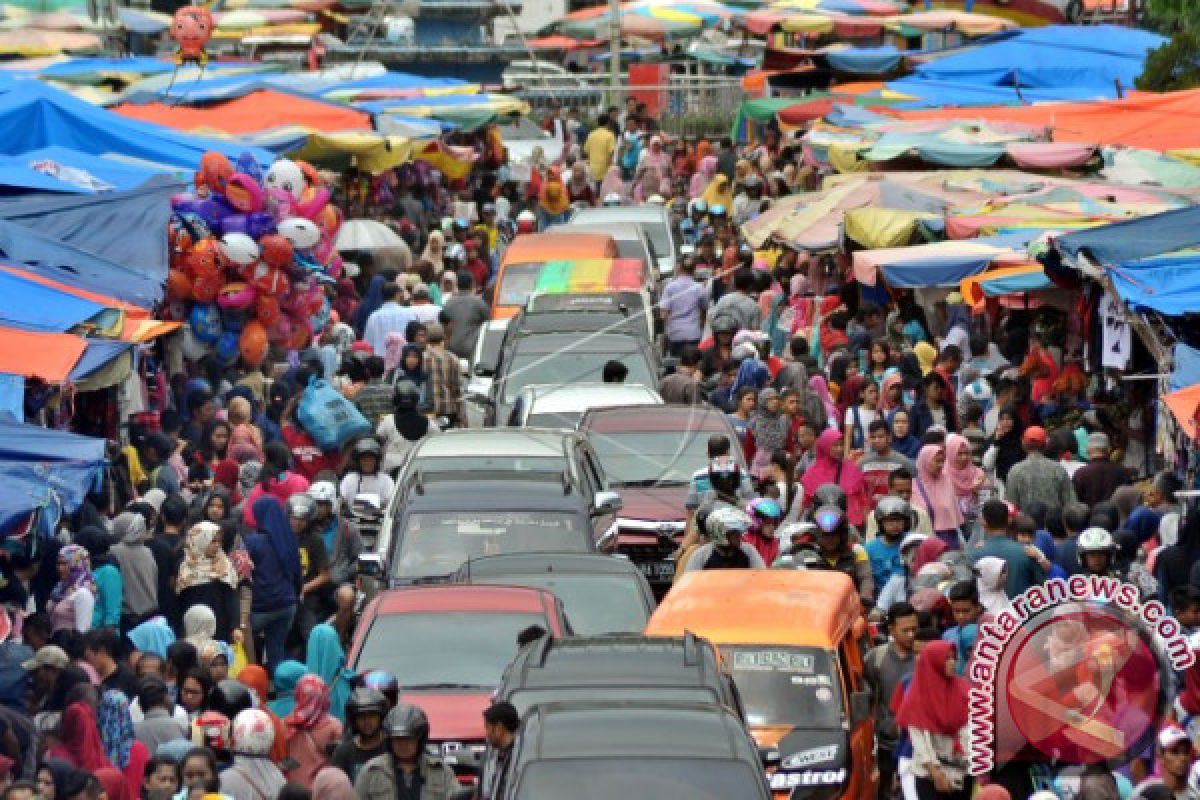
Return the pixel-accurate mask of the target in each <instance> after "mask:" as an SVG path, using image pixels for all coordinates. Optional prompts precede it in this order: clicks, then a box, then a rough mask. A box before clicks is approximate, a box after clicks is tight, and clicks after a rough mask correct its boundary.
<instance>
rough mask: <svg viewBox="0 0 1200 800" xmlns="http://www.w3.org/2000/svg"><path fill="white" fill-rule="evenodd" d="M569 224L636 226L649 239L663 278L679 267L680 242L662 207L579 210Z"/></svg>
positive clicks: (613, 207)
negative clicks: (631, 223)
mask: <svg viewBox="0 0 1200 800" xmlns="http://www.w3.org/2000/svg"><path fill="white" fill-rule="evenodd" d="M570 221H571V222H572V223H575V222H578V223H581V224H583V223H586V224H588V225H591V224H595V223H599V224H601V225H603V224H606V223H613V222H636V223H637V224H638V225H641V226H642V229H643V230H644V231H646V235H647V236H648V237H650V245H651V247H653V248H654V255H655V258H657V259H658V272H659V275H661V276H663V277H670V276H671V275H673V274H674V273H675V265H676V264H678V263H679V242H678V241H676V239H675V234H674V231H673V228H672V226H671V212H670V210H669V209H667V208H666V207H665V206H652V205H640V206H598V207H596V208H581V209H579V210H578V211H576V212H575V214H574V215H572V217H571V219H570Z"/></svg>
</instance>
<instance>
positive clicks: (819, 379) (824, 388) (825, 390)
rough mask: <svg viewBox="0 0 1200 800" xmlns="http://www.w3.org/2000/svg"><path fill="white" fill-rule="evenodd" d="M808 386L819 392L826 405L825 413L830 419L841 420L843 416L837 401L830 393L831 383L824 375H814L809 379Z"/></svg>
mask: <svg viewBox="0 0 1200 800" xmlns="http://www.w3.org/2000/svg"><path fill="white" fill-rule="evenodd" d="M808 388H810V389H812V390H813V391H814V392H816V393H817V397H819V398H821V402H822V403H823V404H824V406H825V413H826V414H827V415H828V416H829V418H830V419H832V420H836V421H837V422H841V421H842V418H841V416H839V414H838V406H837V403H835V402H834V401H833V395H832V394H830V393H829V383H828V382H827V381H826V380H825V376H824V375H813V376H812V377H811V378H809V379H808Z"/></svg>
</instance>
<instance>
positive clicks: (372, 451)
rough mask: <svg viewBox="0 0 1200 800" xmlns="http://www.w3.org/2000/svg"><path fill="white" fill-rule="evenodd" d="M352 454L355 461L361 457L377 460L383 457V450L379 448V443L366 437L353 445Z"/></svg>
mask: <svg viewBox="0 0 1200 800" xmlns="http://www.w3.org/2000/svg"><path fill="white" fill-rule="evenodd" d="M353 452H354V458H355V460H357V459H359V458H362V457H363V456H375V457H376V458H379V457H380V456H382V455H383V448H382V447H380V446H379V442H377V441H376V440H375V439H374V438H373V437H371V436H368V437H366V438H365V439H359V440H358V441H357V442H356V443H355V445H354V451H353Z"/></svg>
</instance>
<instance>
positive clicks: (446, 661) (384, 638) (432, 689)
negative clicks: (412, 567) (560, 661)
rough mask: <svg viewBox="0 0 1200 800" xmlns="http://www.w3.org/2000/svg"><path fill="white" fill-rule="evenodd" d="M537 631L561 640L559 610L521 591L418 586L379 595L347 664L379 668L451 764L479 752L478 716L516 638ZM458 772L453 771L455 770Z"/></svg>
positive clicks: (548, 599)
mask: <svg viewBox="0 0 1200 800" xmlns="http://www.w3.org/2000/svg"><path fill="white" fill-rule="evenodd" d="M531 625H540V626H542V627H543V628H544V629H545V630H546V631H548V632H549V634H550V635H551V636H554V637H560V636H566V635H569V634H570V632H571V630H570V627H569V625H568V624H567V620H566V617H565V616H564V615H563V611H562V604H561V603H560V602H559V601H558V600H557V599H556V598H555V597H554V595H552V594H551V593H550V592H547V591H544V590H541V589H531V588H529V587H524V586H482V585H481V586H462V585H454V586H421V587H410V588H406V589H393V590H391V591H387V592H383V593H381V594H380V595H379V596H378V597H376V598H375V599H374V600H373V601H371V602H370V603H369V604H368V605H367V607H366V609H365V610H364V611H363V614H362V618H361V620H360V621H359V624H358V630H357V632H356V634H355V637H354V642H353V644H352V645H351V647H350V654H349V657H348V658H347V660H346V664H347V666H348V667H349V668H350V669H351V670H353V671H355V672H357V673H360V674H361V673H364V672H367V671H369V670H372V669H385V670H387V671H389V672H391V673H392V674H393V675H395V676H396V678H397V680H398V681H399V682H400V692H401V694H400V700H401V702H406V703H413V704H415V705H417V706H419V707H420V708H421V709H422V710H423V711H424V712H425V714H426V715H427V716H428V717H429V725H430V742H431V743H432V744H433V745H434V746H435V747H438V748H440V749H441V752H442V755H443V756H445V757H446V758H447V759H448V760H449V761H451V762H452V763H454V764H456V765H458V764H459V757H460V756H461V755H462V754H463V753H464V752H465V753H468V754H470V755H471V757H472V760H473V761H474V762H475V763H478V760H480V759H481V758H482V755H483V753H484V750H485V746H484V744H483V742H484V734H483V716H482V714H483V710H484V709H485V708H487V706H488V704H489V703H490V702H491V695H492V691H493V690H494V689H495V688H496V686H497V685H499V683H500V679H501V677H502V676H503V672H504V667H505V665H506V664H508V662H509V661H510V660H511V659H512V657H513V655H514V654H515V653H516V651H517V634H518V633H520V632H521V631H523V630H525V629H526V628H528V627H529V626H531ZM460 766H461V765H460Z"/></svg>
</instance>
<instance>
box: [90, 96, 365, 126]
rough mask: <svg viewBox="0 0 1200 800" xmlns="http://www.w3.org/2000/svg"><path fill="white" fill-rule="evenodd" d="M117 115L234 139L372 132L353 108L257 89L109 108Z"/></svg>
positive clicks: (363, 117)
mask: <svg viewBox="0 0 1200 800" xmlns="http://www.w3.org/2000/svg"><path fill="white" fill-rule="evenodd" d="M112 110H113V111H115V112H117V113H118V114H120V115H122V116H125V117H130V118H132V119H140V120H142V121H144V122H156V123H158V124H159V125H166V126H167V127H169V128H174V129H175V130H180V131H194V130H198V129H201V128H205V129H209V130H216V131H224V132H225V133H228V134H232V135H234V136H240V135H244V134H249V133H258V132H259V131H265V130H270V129H272V128H281V127H284V126H298V127H301V128H307V129H309V130H314V131H326V132H331V131H348V130H365V131H369V130H371V117H370V115H369V114H366V113H364V112H362V111H356V110H355V109H353V108H346V107H345V106H338V105H334V104H332V103H325V102H321V101H320V100H311V99H308V98H304V97H300V96H299V95H294V94H287V93H285V92H276V91H272V90H270V89H260V90H257V91H253V92H250V93H249V94H246V95H244V96H242V97H238V98H235V99H233V100H228V101H225V102H221V103H214V104H212V105H204V106H179V105H165V104H163V103H146V104H144V105H134V104H131V103H123V104H121V105H119V106H116V107H115V108H113V109H112Z"/></svg>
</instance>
